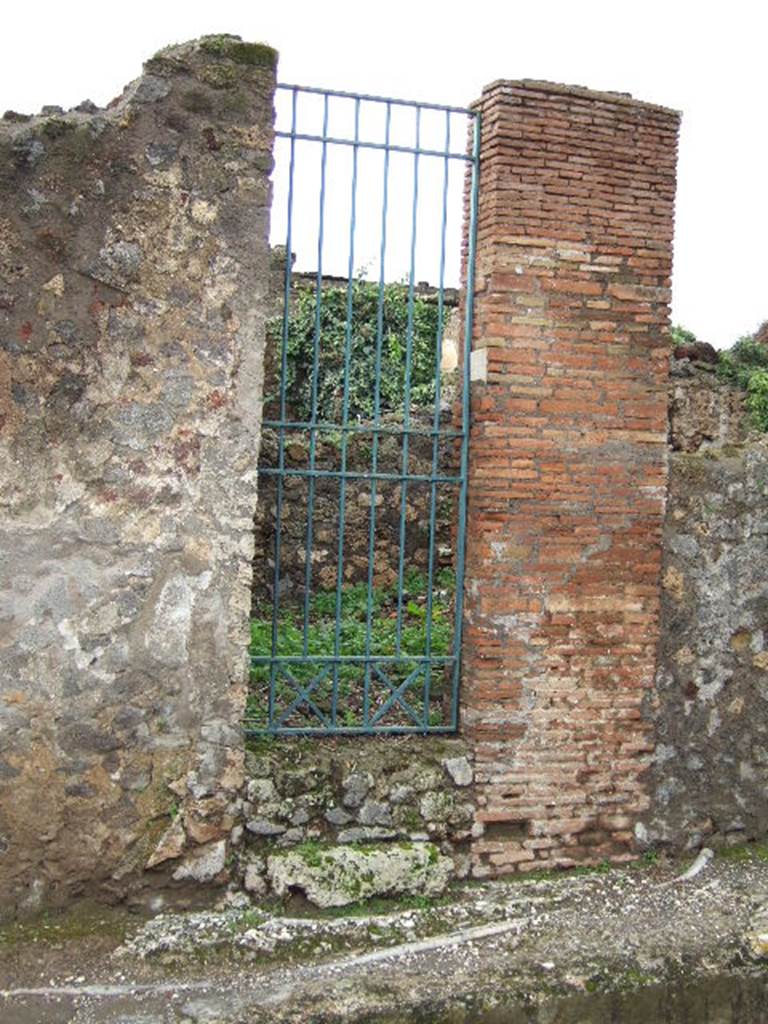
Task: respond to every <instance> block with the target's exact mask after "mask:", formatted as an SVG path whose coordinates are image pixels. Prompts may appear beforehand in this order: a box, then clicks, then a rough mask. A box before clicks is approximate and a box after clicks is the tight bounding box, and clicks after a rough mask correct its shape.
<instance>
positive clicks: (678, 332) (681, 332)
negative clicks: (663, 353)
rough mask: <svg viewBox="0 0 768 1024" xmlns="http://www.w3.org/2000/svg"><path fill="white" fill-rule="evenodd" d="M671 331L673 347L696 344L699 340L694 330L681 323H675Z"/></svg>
mask: <svg viewBox="0 0 768 1024" xmlns="http://www.w3.org/2000/svg"><path fill="white" fill-rule="evenodd" d="M669 333H670V337H671V339H672V347H673V348H675V347H677V346H678V345H694V344H695V343H696V342H697V341H698V340H699V339H698V338H697V337H696V335H695V334H694V333H693V331H689V330H688V328H687V327H683V326H682V325H681V324H673V326H672V327H671V328H670V330H669Z"/></svg>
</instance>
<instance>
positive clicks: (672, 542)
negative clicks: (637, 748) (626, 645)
mask: <svg viewBox="0 0 768 1024" xmlns="http://www.w3.org/2000/svg"><path fill="white" fill-rule="evenodd" d="M673 381H674V386H673V392H672V396H671V397H672V402H671V438H672V442H673V447H674V448H675V449H676V450H673V452H672V454H671V457H670V478H669V501H668V506H667V515H666V521H665V524H664V564H663V576H662V582H663V596H662V617H661V627H662V628H661V644H660V648H659V659H658V668H657V673H656V687H655V691H654V693H653V694H652V695H649V697H648V700H647V704H646V713H647V714H648V716H649V718H650V720H651V722H652V723H653V727H654V731H655V737H656V752H655V756H654V759H653V763H652V768H651V772H650V777H649V792H650V795H651V806H650V808H649V810H648V812H647V813H646V814H645V815H644V816H643V819H642V822H641V823H640V824H639V825H638V827H637V830H636V831H637V837H638V839H639V840H640V842H641V844H649V845H661V846H668V847H671V848H672V849H675V850H682V849H697V848H698V847H699V846H701V845H702V844H705V845H715V846H717V845H723V844H730V843H734V842H745V841H749V840H755V839H762V840H764V839H765V837H766V835H767V834H768V791H767V790H766V785H765V781H766V772H767V771H768V715H766V710H767V707H768V574H766V566H768V511H767V506H766V497H767V496H768V441H767V440H766V438H765V436H762V437H755V436H754V435H753V436H752V439H751V440H749V439H747V440H746V441H745V434H746V428H747V424H746V422H745V418H744V415H743V408H742V405H743V392H741V391H740V390H738V389H736V388H733V387H729V386H728V385H727V384H722V383H718V382H717V381H716V380H715V379H714V378H713V376H712V374H711V373H710V374H708V373H707V371H705V370H702V369H701V368H699V369H696V368H692V367H690V366H689V367H687V368H686V367H684V366H681V365H680V364H679V363H678V364H677V365H675V366H674V371H673ZM682 441H684V442H685V443H681V442H682Z"/></svg>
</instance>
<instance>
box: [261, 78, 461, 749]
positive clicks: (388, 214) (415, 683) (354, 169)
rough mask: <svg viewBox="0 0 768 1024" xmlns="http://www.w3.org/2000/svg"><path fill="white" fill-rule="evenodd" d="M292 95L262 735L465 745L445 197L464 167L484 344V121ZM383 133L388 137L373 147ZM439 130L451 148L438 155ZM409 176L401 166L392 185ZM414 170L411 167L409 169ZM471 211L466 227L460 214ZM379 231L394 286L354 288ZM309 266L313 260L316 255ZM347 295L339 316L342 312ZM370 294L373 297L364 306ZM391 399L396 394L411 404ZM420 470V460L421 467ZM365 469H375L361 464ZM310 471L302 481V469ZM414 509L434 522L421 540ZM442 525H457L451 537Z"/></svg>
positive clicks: (286, 141) (427, 106) (286, 135)
mask: <svg viewBox="0 0 768 1024" xmlns="http://www.w3.org/2000/svg"><path fill="white" fill-rule="evenodd" d="M278 90H279V96H282V97H284V98H285V99H286V100H287V103H286V104H284V105H282V107H281V109H282V111H283V114H286V115H287V124H286V123H285V122H284V121H281V114H280V110H279V113H278V125H277V131H276V135H277V138H278V139H279V140H282V148H280V146H278V159H277V166H278V171H279V174H281V175H282V178H281V179H280V181H281V182H284V183H285V192H286V207H285V225H286V232H285V253H286V259H285V276H284V281H283V286H282V312H281V315H280V317H279V318H276V319H275V322H277V320H278V319H279V325H278V326H277V327H276V328H275V331H274V332H273V335H272V336H273V338H274V340H275V342H276V343H277V344H279V360H278V361H276V362H275V366H274V367H273V368H272V370H271V371H269V372H274V374H275V376H276V377H277V378H278V381H277V383H279V388H278V391H277V394H269V393H267V396H266V398H265V405H266V414H265V418H264V420H263V424H262V425H263V430H264V437H265V438H271V441H270V444H271V447H270V449H269V454H268V455H265V454H264V452H263V453H262V461H261V464H260V466H259V473H260V476H261V488H260V502H261V503H262V504H263V506H264V507H265V508H266V511H265V512H263V514H265V515H269V516H271V520H270V523H271V527H270V528H271V529H272V530H273V533H274V537H273V542H272V543H273V551H272V558H273V572H272V582H271V584H270V586H269V592H268V593H263V594H261V596H260V598H259V599H258V600H257V601H256V602H255V605H254V619H253V626H252V635H253V640H252V646H251V666H252V668H251V684H250V690H249V697H248V708H247V713H246V720H245V727H246V731H247V732H248V733H251V734H272V735H275V734H277V735H294V734H304V735H307V734H309V735H328V734H335V733H349V734H370V733H379V732H380V733H409V732H410V733H413V732H416V733H429V732H451V731H455V729H456V727H457V725H458V687H459V676H460V651H461V625H462V622H461V620H462V613H463V594H462V589H463V573H464V534H465V524H466V489H467V458H468V431H469V389H468V369H469V353H468V351H466V349H468V346H464V349H465V351H463V359H462V361H461V365H460V367H459V380H458V382H457V383H458V390H459V392H460V397H459V401H458V405H457V409H458V413H456V412H454V416H453V422H451V423H448V424H446V423H444V422H441V421H442V419H443V418H444V417H443V410H442V405H443V399H444V396H443V380H442V376H441V363H442V357H443V339H444V332H445V327H446V317H447V313H446V301H445V276H446V262H447V259H448V256H447V252H446V249H447V241H446V239H447V224H448V219H449V213H450V209H451V208H450V207H449V181H450V174H451V167H455V166H456V165H457V164H458V165H459V166H462V165H463V166H464V167H465V168H466V171H465V174H466V180H467V181H468V182H469V195H470V210H469V213H470V230H469V252H468V254H467V255H466V260H467V264H466V278H467V285H468V288H467V293H466V294H467V298H466V300H465V302H464V331H465V337H469V336H470V332H471V324H472V291H473V287H472V273H473V259H474V234H475V228H474V222H475V211H476V199H477V179H478V156H479V123H478V115H477V114H476V113H475V112H474V111H471V110H468V109H466V108H462V107H452V106H445V105H441V104H434V103H422V102H419V101H410V100H396V99H392V98H387V97H380V96H369V95H365V94H362V93H360V94H356V93H347V92H341V91H334V90H326V89H317V88H312V87H304V86H298V85H282V84H281V85H279V86H278ZM312 103H314V104H315V106H314V107H311V110H313V111H314V112H315V113H317V114H320V115H321V120H322V127H321V128H319V129H318V128H317V127H315V126H314V125H307V124H305V123H303V122H302V117H305V118H306V117H307V116H308V115H307V113H306V110H307V109H310V108H307V107H306V106H305V105H306V104H310V105H311V104H312ZM318 105H319V106H318ZM369 105H374V106H375V108H377V109H378V110H379V111H381V112H383V115H384V124H383V128H381V129H379V128H377V125H378V122H379V121H380V117H379V118H378V119H377V118H374V117H373V116H372V114H371V112H370V110H371V108H369ZM339 109H341V112H342V114H343V115H345V116H347V118H348V122H349V130H348V131H344V132H340V131H339V130H338V127H337V126H336V125H332V117H331V115H332V112H333V115H334V116H336V114H337V113H338V111H339ZM409 118H410V122H409V123H410V127H409V128H408V131H409V132H410V133H411V136H410V138H408V137H405V138H404V137H400V136H398V135H397V132H396V122H397V127H398V128H399V130H401V131H402V124H403V119H406V120H407V119H409ZM457 119H458V120H460V122H461V133H460V134H458V133H457V131H456V120H457ZM430 127H431V128H432V129H433V131H432V136H431V137H429V138H428V129H429V128H430ZM435 129H437V131H436V130H435ZM467 129H468V130H469V138H470V145H469V147H466V132H467ZM376 131H380V135H381V136H382V137H375V136H376ZM439 132H442V133H443V138H444V144H443V145H442V146H440V145H439V144H438V143H437V142H436V141H435V136H436V134H439ZM337 152H338V153H339V154H344V153H346V154H347V156H344V158H343V159H344V160H346V161H348V163H349V164H350V165H351V166H350V167H349V173H348V176H347V179H348V180H346V182H345V183H343V184H345V187H346V189H347V207H348V210H349V217H348V219H347V221H346V223H341V222H340V220H339V217H338V216H334V215H333V214H332V213H329V192H330V190H331V189H335V190H336V191H337V192H338V186H339V172H338V164H336V163H334V155H335V154H336V153H337ZM364 152H365V153H367V154H368V156H367V157H366V160H372V161H379V160H380V161H381V163H380V165H378V164H377V165H376V166H377V167H378V168H379V170H378V171H377V174H378V175H379V177H378V178H377V181H380V186H379V185H377V186H376V187H377V188H378V187H380V189H381V191H380V193H379V198H378V202H379V204H380V205H379V209H378V210H374V209H372V202H371V200H370V198H369V199H368V201H367V202H366V201H365V198H364V197H363V198H362V199H361V187H360V185H361V176H362V171H361V167H362V164H361V155H362V154H363V153H364ZM281 154H282V156H283V158H284V159H283V160H282V161H281V159H280V155H281ZM396 160H399V161H400V164H398V169H397V170H394V169H393V167H394V162H395V161H396ZM403 160H405V161H410V166H409V167H407V168H405V170H404V169H403V165H402V161H403ZM344 166H345V167H346V164H345V165H344ZM427 166H429V167H430V168H436V174H435V175H433V178H432V179H430V178H429V176H428V175H426V174H425V170H424V169H425V167H427ZM307 169H308V172H309V176H310V178H311V179H312V180H314V178H313V176H316V177H317V180H318V189H317V193H316V195H315V196H314V200H313V201H312V202H310V203H307V202H304V201H301V200H298V199H297V198H296V197H297V194H298V192H299V189H300V186H301V183H302V180H303V179H302V174H304V173H305V170H307ZM438 180H439V184H438V183H437V182H438ZM404 181H406V182H407V181H410V199H409V200H408V207H409V208H408V211H407V213H406V212H403V213H402V214H401V215H400V220H399V221H398V222H397V224H395V225H394V226H395V227H396V228H397V227H399V228H400V229H401V230H402V233H403V234H405V235H406V236H407V237H408V238H409V242H408V246H407V253H406V252H405V250H403V253H404V259H406V261H407V272H406V273H405V275H404V279H403V280H402V282H401V283H398V284H395V285H393V284H391V283H388V282H387V277H386V274H387V270H386V268H387V260H388V258H389V253H390V249H389V248H388V246H389V244H390V237H389V236H390V234H391V233H392V229H393V223H392V222H393V218H394V216H395V215H394V214H393V209H394V206H395V191H396V189H397V188H401V187H402V185H403V183H404ZM430 181H432V185H431V186H430ZM425 202H426V203H430V202H431V203H433V204H434V205H435V209H436V210H438V211H439V222H440V226H439V228H438V229H436V230H435V231H434V232H433V233H431V234H430V236H429V237H428V238H426V239H425V238H424V237H423V236H422V234H420V231H421V232H423V230H424V229H423V227H422V221H421V220H420V217H421V216H422V214H423V207H424V204H425ZM363 207H364V213H365V217H362V216H361V209H363ZM457 213H458V214H459V215H460V214H461V209H460V207H459V205H458V204H457ZM308 218H309V220H311V221H312V222H313V223H316V225H317V233H316V239H315V243H314V245H315V247H316V249H315V256H314V261H313V263H314V267H315V268H316V269H313V275H314V280H315V283H314V289H313V290H312V291H311V292H310V291H309V290H308V289H306V288H304V289H303V292H304V295H303V301H305V303H306V302H309V307H308V309H309V312H308V314H307V315H308V317H309V319H308V320H307V323H308V327H307V331H306V334H300V333H297V332H299V330H300V329H299V327H297V326H296V324H295V322H294V314H295V307H296V304H297V302H298V301H299V298H298V297H297V294H296V292H295V290H294V289H293V287H292V260H293V246H294V244H295V240H296V237H297V236H298V235H299V234H300V229H303V228H304V224H305V223H307V222H308ZM363 222H364V224H363ZM376 224H378V243H377V246H378V268H377V274H376V277H375V279H370V280H367V279H365V278H364V277H362V276H357V277H356V276H355V259H356V245H357V240H358V235H359V232H360V228H361V225H363V226H364V227H365V228H366V230H368V231H369V233H370V229H371V226H372V225H373V226H374V227H375V225H376ZM341 231H343V232H345V234H346V243H345V244H346V249H347V259H346V277H345V278H342V279H341V280H342V284H341V286H339V284H338V280H339V278H338V277H337V278H335V279H334V280H335V281H336V282H337V283H335V284H334V283H331V284H329V283H328V282H327V281H326V280H325V279H324V270H323V264H324V258H325V256H326V250H327V248H328V246H329V244H330V243H331V242H333V243H334V244H337V245H338V243H339V241H340V239H341V237H342V236H341ZM419 245H425V246H427V247H431V249H433V250H434V252H435V254H436V261H435V262H436V268H437V269H436V273H437V277H438V282H437V286H436V289H434V290H433V291H434V294H432V297H431V299H430V302H431V305H430V306H429V312H428V316H427V313H426V312H425V309H426V307H424V306H423V305H419V303H420V302H421V301H422V300H421V299H420V297H419V292H418V290H417V286H416V267H417V251H418V246H419ZM301 255H302V256H303V257H304V258H306V255H307V254H306V253H302V254H301ZM419 287H421V286H419ZM334 289H335V292H334ZM341 289H343V290H344V298H343V301H342V300H341V298H340V296H339V295H338V294H337V293H338V292H339V291H341ZM374 293H375V301H374V299H371V296H372V295H373V294H374ZM366 296H368V298H369V299H371V301H368V304H367V305H365V303H364V302H363V299H365V298H366ZM393 296H394V299H393ZM331 299H333V300H334V306H333V308H334V309H335V310H336V313H335V314H334V315H336V316H337V317H338V315H339V311H340V310H341V311H342V312H343V321H342V325H341V328H340V333H337V334H335V335H333V337H331V335H330V334H329V333H328V332H329V331H335V330H339V328H338V322H337V321H333V322H331V320H330V319H329V318H330V309H331V305H330V300H331ZM395 299H396V301H397V303H399V304H400V305H398V307H397V308H398V309H400V308H401V307H402V305H403V304H404V309H405V313H404V317H403V322H402V323H401V322H400V321H399V320H397V323H398V327H397V329H395V327H394V326H393V321H391V315H392V314H391V313H390V305H389V304H390V302H392V301H395ZM366 310H367V312H366ZM364 317H367V319H364ZM425 324H427V327H426V328H425V326H424V325H425ZM302 330H303V328H302ZM425 332H426V333H425ZM334 346H335V347H334ZM425 359H426V364H425ZM295 360H300V361H299V362H294V361H295ZM361 360H363V363H362V364H361V362H360V361H361ZM361 365H362V366H363V369H362V370H361ZM425 365H426V369H425ZM430 367H431V369H430ZM361 372H362V373H363V375H364V376H363V380H364V381H368V384H369V393H368V394H367V395H366V398H365V402H364V405H363V406H359V395H358V393H357V391H355V392H354V393H353V385H352V375H353V373H357V374H358V375H359V374H360V373H361ZM331 374H332V375H335V376H329V375H331ZM427 378H429V379H427ZM417 379H418V389H417ZM331 380H333V382H334V383H333V384H330V383H329V381H331ZM358 387H359V385H358ZM267 391H269V389H267ZM393 394H394V395H396V396H397V395H399V396H400V397H399V398H398V400H397V402H396V403H395V404H393V398H392V395H393ZM425 396H426V397H425ZM427 399H428V405H429V408H428V409H427V408H426V405H425V403H426V402H427ZM356 402H357V403H358V405H356V404H355V403H356ZM393 446H394V447H393ZM265 448H266V444H265ZM417 449H418V451H417ZM329 452H331V455H330V456H329ZM361 452H363V455H362V456H361ZM417 454H418V457H419V460H420V461H419V463H418V465H415V464H414V462H415V460H416V456H417ZM329 458H331V459H332V463H331V464H330V465H329V464H328V460H329ZM361 458H364V459H367V464H365V465H362V466H361V464H360V461H361ZM301 460H303V461H304V464H303V465H300V464H299V465H297V461H298V462H301ZM333 488H336V491H335V492H334V491H333ZM334 493H335V498H334V497H333V495H334ZM289 502H290V504H289ZM318 502H320V503H321V504H320V505H319V504H318ZM329 502H330V504H331V505H332V506H333V509H334V512H333V515H332V520H333V521H332V522H330V523H329V522H328V521H324V520H322V518H321V515H326V517H327V514H328V507H329ZM449 505H450V507H451V509H452V510H453V516H454V520H455V523H456V526H455V527H454V528H453V530H452V533H453V536H452V539H451V545H449V546H450V547H452V548H453V565H452V567H450V568H449V567H447V566H446V565H445V562H444V557H445V556H444V552H443V549H442V548H441V549H440V551H438V548H439V546H440V537H441V536H443V537H444V536H445V529H446V522H445V509H446V507H448V506H449ZM353 506H354V508H355V510H356V519H355V521H354V522H355V523H356V525H355V528H356V529H357V530H358V532H360V531H361V527H360V521H361V520H360V511H359V510H360V508H364V509H365V513H364V515H365V516H366V517H367V520H368V521H367V527H366V533H367V541H366V542H365V543H366V546H367V567H366V568H365V570H364V578H363V577H362V573H363V570H362V569H361V563H360V558H359V556H358V557H357V559H356V561H355V563H354V564H348V562H347V555H348V547H349V544H350V530H351V529H352V524H353V520H352V519H351V518H350V509H351V508H352V507H353ZM414 508H417V509H418V510H419V515H418V521H417V522H416V523H415V526H414V523H413V509H414ZM438 508H440V509H442V513H441V514H442V516H443V519H442V520H441V524H442V533H441V532H440V528H439V524H438ZM323 510H324V511H323ZM409 516H410V519H409ZM299 518H301V522H299V521H298V520H299ZM414 528H415V529H417V530H418V531H420V533H419V536H422V537H423V536H426V548H427V555H426V558H425V559H424V560H423V561H422V563H420V565H419V567H418V568H417V567H415V566H414V565H413V564H411V562H410V561H409V559H410V554H409V551H410V545H411V544H412V538H411V530H412V529H414ZM385 529H386V530H387V531H389V532H388V533H386V535H384V534H383V531H384V530H385ZM320 535H322V536H323V538H324V541H323V543H324V544H325V545H326V549H327V548H328V543H329V541H328V537H329V536H333V537H335V541H334V545H335V546H334V545H332V546H331V550H334V551H335V565H332V566H331V567H330V569H331V571H332V572H333V573H334V574H335V582H334V585H333V586H330V587H329V586H328V573H329V569H328V567H326V569H325V571H324V573H323V575H322V578H321V577H320V573H319V571H318V570H317V569H316V566H315V561H316V557H318V547H317V545H318V536H320ZM361 536H364V534H361ZM382 538H383V539H382ZM382 550H386V553H387V558H388V559H391V560H390V561H389V562H388V563H387V564H386V566H384V568H382V566H381V565H380V563H379V561H377V559H379V557H380V553H381V551H382ZM325 554H327V550H326V552H325ZM324 557H325V555H324ZM441 558H442V559H443V562H441V561H440V559H441ZM289 562H290V565H291V573H292V575H291V576H290V578H289V576H288V563H289ZM362 564H363V565H364V564H365V563H364V562H363V563H362ZM355 573H358V574H359V575H360V576H361V578H359V579H358V578H356V577H355Z"/></svg>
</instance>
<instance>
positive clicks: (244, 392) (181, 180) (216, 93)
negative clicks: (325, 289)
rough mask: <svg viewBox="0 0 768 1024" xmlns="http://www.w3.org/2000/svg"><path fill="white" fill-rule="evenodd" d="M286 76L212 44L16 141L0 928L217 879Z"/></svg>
mask: <svg viewBox="0 0 768 1024" xmlns="http://www.w3.org/2000/svg"><path fill="white" fill-rule="evenodd" d="M275 60H276V57H275V53H274V51H272V50H270V49H269V48H268V47H264V46H261V45H252V44H246V43H242V42H241V41H240V40H238V39H237V38H236V37H207V38H205V39H203V40H201V41H199V42H198V43H195V44H189V45H185V46H181V47H173V48H169V49H167V50H164V51H162V52H161V53H160V54H158V55H157V56H156V57H154V58H153V59H152V60H151V61H149V62H148V64H147V65H146V67H145V74H144V76H143V77H142V78H140V79H138V80H137V81H136V82H134V83H133V84H131V85H130V86H128V87H127V89H126V90H125V91H124V93H123V95H122V96H121V97H120V98H119V99H118V100H116V101H115V102H113V103H112V104H110V106H109V107H108V108H107V109H105V110H98V109H96V108H95V107H94V106H93V105H92V104H88V103H86V104H83V105H82V106H81V107H80V108H78V109H77V110H74V111H69V112H67V113H63V112H60V111H54V112H52V111H50V110H48V111H46V112H44V114H43V116H38V117H35V118H31V119H30V118H28V117H23V116H21V115H6V118H5V119H4V121H3V122H2V124H0V438H1V441H2V444H1V446H0V505H2V510H3V518H2V527H1V528H0V548H1V550H2V555H1V556H0V559H1V560H2V565H3V573H2V592H1V593H0V907H1V908H2V909H3V911H7V910H8V909H9V908H11V909H12V908H13V907H20V908H26V909H30V908H33V907H34V906H36V905H39V904H41V903H45V904H53V903H56V902H60V901H63V900H65V899H66V898H68V897H70V896H72V895H77V894H83V893H87V892H92V891H99V892H100V893H102V894H103V893H105V892H110V891H111V892H114V893H115V894H124V893H125V892H126V891H127V890H129V889H130V888H131V885H132V884H133V880H135V879H137V878H138V877H140V876H141V877H143V878H144V880H145V881H147V880H148V879H151V878H152V876H153V875H155V876H157V878H158V880H162V881H165V880H167V876H168V875H169V874H171V873H172V874H173V878H174V879H175V880H176V883H178V884H179V885H184V884H185V883H186V882H187V881H188V880H190V879H195V878H199V879H211V878H221V877H224V874H225V871H224V869H225V840H226V838H227V836H228V834H229V829H230V827H231V825H232V821H233V818H232V815H233V807H234V804H233V801H234V800H235V797H236V793H237V791H238V787H239V786H240V785H241V782H242V769H243V765H242V761H243V750H242V739H241V734H240V729H239V722H240V720H241V717H242V709H243V704H244V698H245V683H246V678H247V671H248V666H247V657H246V648H247V642H248V614H249V607H250V576H251V560H252V555H253V535H252V517H253V510H254V507H255V504H256V454H257V452H258V445H259V428H260V395H261V360H262V353H263V315H264V309H265V301H266V294H267V290H268V276H269V264H268V260H269V254H268V248H267V235H268V221H269V204H270V183H269V179H268V175H269V173H270V170H271V166H272V157H271V149H272V117H273V111H272V97H273V90H274V85H275ZM161 836H163V840H162V842H161V845H160V847H159V848H157V849H156V847H157V843H158V840H159V839H160V837H161ZM145 866H149V867H150V868H152V869H154V871H150V872H149V874H147V873H144V874H143V876H142V872H143V869H144V868H145Z"/></svg>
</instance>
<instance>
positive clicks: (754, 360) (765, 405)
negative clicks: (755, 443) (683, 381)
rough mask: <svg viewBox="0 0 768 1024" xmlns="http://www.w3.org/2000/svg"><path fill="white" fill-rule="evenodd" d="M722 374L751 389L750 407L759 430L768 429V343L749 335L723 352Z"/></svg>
mask: <svg viewBox="0 0 768 1024" xmlns="http://www.w3.org/2000/svg"><path fill="white" fill-rule="evenodd" d="M718 372H719V374H720V376H721V377H722V378H723V379H725V380H729V381H731V382H732V383H734V384H738V385H739V387H741V388H743V389H744V390H745V391H746V392H747V398H746V407H747V411H748V412H749V414H750V416H751V419H752V422H753V424H754V425H755V427H757V429H758V430H764V431H768V346H767V345H764V344H762V343H761V342H759V341H757V339H756V338H755V336H754V335H751V334H748V335H745V337H743V338H739V340H738V341H737V342H736V344H735V345H734V346H733V348H731V349H729V350H728V351H727V352H722V353H721V354H720V365H719V366H718Z"/></svg>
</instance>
